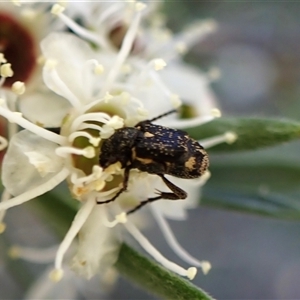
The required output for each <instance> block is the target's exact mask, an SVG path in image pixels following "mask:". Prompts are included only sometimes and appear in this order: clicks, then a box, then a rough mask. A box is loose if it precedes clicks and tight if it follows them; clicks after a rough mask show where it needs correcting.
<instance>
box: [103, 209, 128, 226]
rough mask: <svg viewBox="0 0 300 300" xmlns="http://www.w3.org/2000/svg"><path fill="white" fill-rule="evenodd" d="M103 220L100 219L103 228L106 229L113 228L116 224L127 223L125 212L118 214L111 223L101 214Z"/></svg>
mask: <svg viewBox="0 0 300 300" xmlns="http://www.w3.org/2000/svg"><path fill="white" fill-rule="evenodd" d="M102 217H103V219H102V223H103V225H104V226H106V227H108V228H113V227H115V226H116V225H118V224H120V223H121V224H125V223H126V222H127V216H126V213H125V212H122V213H120V214H119V215H117V216H116V218H115V220H113V221H109V220H108V219H107V216H106V214H103V216H102Z"/></svg>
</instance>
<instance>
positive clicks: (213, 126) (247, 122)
mask: <svg viewBox="0 0 300 300" xmlns="http://www.w3.org/2000/svg"><path fill="white" fill-rule="evenodd" d="M185 131H187V132H188V133H189V134H190V136H191V137H193V138H195V139H197V140H201V139H205V138H209V137H213V136H217V135H221V134H223V133H225V132H227V131H232V132H235V133H236V134H237V136H238V139H237V140H236V142H234V143H233V144H231V145H228V144H226V143H222V144H220V145H217V146H215V147H212V148H211V149H210V150H209V151H210V152H213V151H241V150H253V149H259V148H262V147H267V146H273V145H277V144H280V143H283V142H288V141H292V140H295V139H298V138H299V137H300V123H299V122H296V121H292V120H280V119H263V118H220V119H215V120H214V121H212V122H209V123H206V124H204V125H201V126H198V127H194V128H185Z"/></svg>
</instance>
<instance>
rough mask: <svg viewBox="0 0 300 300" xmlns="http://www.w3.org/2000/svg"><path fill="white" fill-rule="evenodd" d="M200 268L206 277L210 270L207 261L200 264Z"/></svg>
mask: <svg viewBox="0 0 300 300" xmlns="http://www.w3.org/2000/svg"><path fill="white" fill-rule="evenodd" d="M201 268H202V272H203V274H204V275H206V274H207V273H208V272H209V271H210V269H211V264H210V262H209V261H202V262H201Z"/></svg>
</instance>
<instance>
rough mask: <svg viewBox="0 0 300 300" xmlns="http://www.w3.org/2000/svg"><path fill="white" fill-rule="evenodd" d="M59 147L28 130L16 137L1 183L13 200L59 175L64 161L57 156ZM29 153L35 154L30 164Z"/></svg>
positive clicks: (6, 158)
mask: <svg viewBox="0 0 300 300" xmlns="http://www.w3.org/2000/svg"><path fill="white" fill-rule="evenodd" d="M56 147H57V145H56V144H54V143H51V142H49V141H47V140H45V139H43V138H41V137H39V136H37V135H35V134H33V133H31V132H29V131H27V130H23V131H20V132H18V133H17V134H16V135H14V136H13V137H12V139H11V141H10V143H9V147H8V150H7V152H6V154H5V156H4V159H3V165H2V182H3V184H4V186H5V188H6V189H7V190H8V192H9V193H10V194H12V195H14V196H17V195H20V194H21V193H23V192H25V191H28V190H30V189H32V188H34V187H37V186H39V185H40V184H42V183H44V182H46V181H48V180H49V179H50V178H51V177H52V176H53V175H55V174H56V173H57V172H59V171H60V170H61V169H62V167H63V161H62V159H61V158H59V157H58V156H56V154H55V149H56ZM30 152H32V154H34V153H35V157H32V159H31V162H30V159H29V157H28V155H30V154H29V153H30ZM26 153H27V154H26ZM37 153H38V154H37ZM37 157H38V158H37ZM42 157H44V159H42ZM38 160H40V161H39V162H38ZM32 162H33V164H32ZM42 175H43V176H42Z"/></svg>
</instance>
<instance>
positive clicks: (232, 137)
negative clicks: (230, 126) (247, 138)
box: [225, 131, 238, 144]
mask: <svg viewBox="0 0 300 300" xmlns="http://www.w3.org/2000/svg"><path fill="white" fill-rule="evenodd" d="M237 138H238V136H237V134H236V133H235V132H231V131H229V132H226V133H225V141H226V143H227V144H233V143H234V142H235V141H236V140H237Z"/></svg>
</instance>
